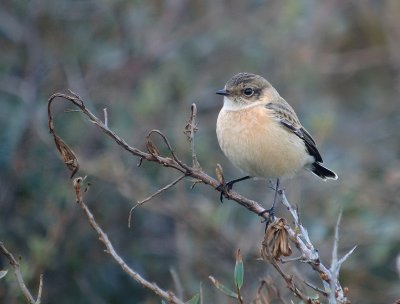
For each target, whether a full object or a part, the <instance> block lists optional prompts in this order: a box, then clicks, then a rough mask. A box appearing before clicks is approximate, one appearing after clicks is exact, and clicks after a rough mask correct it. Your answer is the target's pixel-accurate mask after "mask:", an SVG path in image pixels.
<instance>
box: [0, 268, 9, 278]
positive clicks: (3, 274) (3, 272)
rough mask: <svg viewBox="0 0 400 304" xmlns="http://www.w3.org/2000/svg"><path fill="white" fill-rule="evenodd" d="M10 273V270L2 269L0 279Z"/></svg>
mask: <svg viewBox="0 0 400 304" xmlns="http://www.w3.org/2000/svg"><path fill="white" fill-rule="evenodd" d="M7 273H8V270H0V279H2V278H4V277H5V276H6V275H7Z"/></svg>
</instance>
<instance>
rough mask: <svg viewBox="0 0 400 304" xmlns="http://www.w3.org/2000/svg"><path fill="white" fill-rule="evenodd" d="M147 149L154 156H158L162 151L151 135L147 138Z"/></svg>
mask: <svg viewBox="0 0 400 304" xmlns="http://www.w3.org/2000/svg"><path fill="white" fill-rule="evenodd" d="M146 149H147V151H149V153H150V154H151V155H153V156H154V157H157V156H159V155H160V152H159V151H158V149H157V147H156V145H155V144H154V143H153V142H152V141H151V140H150V138H149V137H147V138H146Z"/></svg>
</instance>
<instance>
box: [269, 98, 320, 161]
mask: <svg viewBox="0 0 400 304" xmlns="http://www.w3.org/2000/svg"><path fill="white" fill-rule="evenodd" d="M265 107H266V108H267V109H269V110H272V111H273V113H274V115H275V118H276V119H277V120H278V122H279V123H280V124H282V125H283V126H284V127H285V128H287V129H288V130H289V131H291V132H293V133H294V134H296V135H297V136H298V137H299V138H301V139H302V140H303V141H304V144H305V145H306V148H307V151H308V153H310V155H312V156H314V158H315V161H316V162H319V163H322V162H323V161H322V157H321V154H319V151H318V149H317V146H316V144H315V141H314V139H313V138H312V137H311V135H310V134H309V133H308V132H307V130H306V129H304V128H303V127H302V125H301V124H300V122H299V119H298V118H297V115H296V113H295V112H294V110H293V109H292V107H291V106H290V105H289V104H288V103H287V102H286V101H285V100H284V99H281V100H279V103H277V102H270V103H268V104H266V105H265Z"/></svg>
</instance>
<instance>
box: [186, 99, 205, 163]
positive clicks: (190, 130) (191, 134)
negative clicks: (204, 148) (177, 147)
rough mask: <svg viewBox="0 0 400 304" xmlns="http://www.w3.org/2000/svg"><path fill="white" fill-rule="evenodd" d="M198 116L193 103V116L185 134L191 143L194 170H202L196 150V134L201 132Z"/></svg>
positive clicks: (191, 115)
mask: <svg viewBox="0 0 400 304" xmlns="http://www.w3.org/2000/svg"><path fill="white" fill-rule="evenodd" d="M196 116H197V107H196V104H195V103H193V104H192V106H191V114H190V118H189V122H188V124H187V125H186V126H185V131H184V133H185V134H186V136H187V139H188V141H189V142H190V150H191V152H192V166H193V168H196V169H201V167H200V164H199V162H198V160H197V155H196V149H195V145H194V133H196V132H197V131H198V130H199V129H198V128H197V123H196Z"/></svg>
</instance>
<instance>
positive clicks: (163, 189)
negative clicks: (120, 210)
mask: <svg viewBox="0 0 400 304" xmlns="http://www.w3.org/2000/svg"><path fill="white" fill-rule="evenodd" d="M185 177H186V175H181V176H179V177H178V178H177V179H175V180H174V181H173V182H171V183H169V184H168V185H166V186H165V187H162V188H160V189H158V190H157V191H156V192H155V193H153V194H152V195H150V196H148V197H146V198H145V199H144V200H142V201H139V202H137V204H136V205H135V206H133V207H132V208H131V210H130V211H129V217H128V227H129V228H131V219H132V213H133V211H134V210H135V209H136V208H137V207H139V206H141V205H143V204H145V203H147V202H148V201H150V200H151V199H152V198H154V197H155V196H157V195H159V194H160V193H162V192H164V191H166V190H168V189H169V188H171V187H173V186H174V185H176V184H177V183H178V182H179V181H181V180H182V179H183V178H185Z"/></svg>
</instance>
